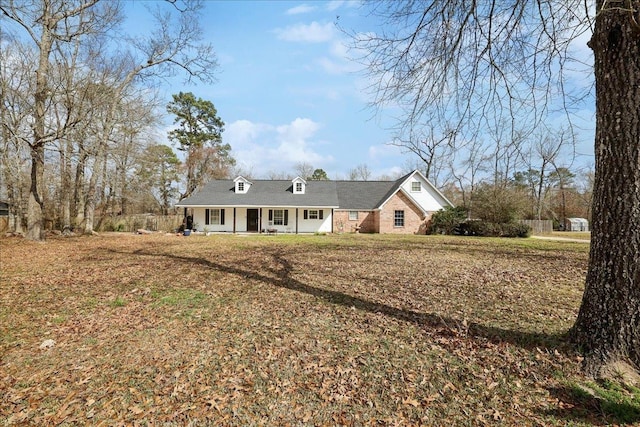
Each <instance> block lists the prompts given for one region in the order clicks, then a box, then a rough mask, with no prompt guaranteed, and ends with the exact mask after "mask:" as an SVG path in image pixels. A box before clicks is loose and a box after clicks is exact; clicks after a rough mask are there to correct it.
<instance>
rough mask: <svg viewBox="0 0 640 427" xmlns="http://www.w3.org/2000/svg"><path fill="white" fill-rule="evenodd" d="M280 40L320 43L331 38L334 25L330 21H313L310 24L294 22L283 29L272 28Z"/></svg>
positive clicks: (333, 32)
mask: <svg viewBox="0 0 640 427" xmlns="http://www.w3.org/2000/svg"><path fill="white" fill-rule="evenodd" d="M274 31H275V33H276V34H277V35H278V38H279V39H280V40H285V41H290V42H307V43H322V42H327V41H330V40H332V39H333V37H334V35H335V31H336V30H335V27H334V25H333V24H332V23H331V22H328V23H326V24H319V23H317V22H315V21H313V22H312V23H311V24H309V25H306V24H296V25H291V26H289V27H286V28H284V29H282V28H277V29H276V30H274Z"/></svg>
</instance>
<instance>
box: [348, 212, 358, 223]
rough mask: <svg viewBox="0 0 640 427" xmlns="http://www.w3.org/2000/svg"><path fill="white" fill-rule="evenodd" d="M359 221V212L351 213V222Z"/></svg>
mask: <svg viewBox="0 0 640 427" xmlns="http://www.w3.org/2000/svg"><path fill="white" fill-rule="evenodd" d="M357 220H358V211H349V221H357Z"/></svg>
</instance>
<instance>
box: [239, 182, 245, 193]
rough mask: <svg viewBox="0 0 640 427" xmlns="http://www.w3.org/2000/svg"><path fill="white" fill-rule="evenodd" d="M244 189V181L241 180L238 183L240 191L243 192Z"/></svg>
mask: <svg viewBox="0 0 640 427" xmlns="http://www.w3.org/2000/svg"><path fill="white" fill-rule="evenodd" d="M243 191H244V182H242V181H240V182H239V183H238V192H239V193H242V192H243Z"/></svg>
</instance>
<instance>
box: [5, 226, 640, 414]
mask: <svg viewBox="0 0 640 427" xmlns="http://www.w3.org/2000/svg"><path fill="white" fill-rule="evenodd" d="M0 245H1V252H0V255H1V262H2V264H1V271H2V275H1V283H0V424H4V425H25V424H26V425H108V426H111V425H162V426H166V425H194V426H197V425H237V426H250V425H265V426H270V425H291V426H298V425H300V426H306V425H447V426H451V425H499V424H501V425H509V426H510V425H594V424H595V425H605V424H607V423H620V424H622V423H623V422H625V421H628V422H634V421H637V422H640V416H638V417H637V418H634V417H636V416H637V415H638V414H640V404H638V401H637V400H627V401H626V402H627V403H624V401H622V403H620V402H618V403H616V402H610V401H609V400H607V399H603V398H601V397H598V396H592V395H589V394H588V393H587V392H584V391H582V388H581V386H582V385H584V384H588V383H587V382H586V380H585V379H583V378H582V377H580V376H579V366H580V363H579V362H580V358H579V357H578V355H577V354H576V353H574V352H573V351H572V350H571V349H570V348H569V347H568V345H567V344H566V343H565V341H564V334H565V333H566V332H567V330H568V329H569V328H570V327H571V325H572V322H573V321H574V319H575V316H576V313H577V309H578V307H579V303H580V298H581V294H582V290H583V281H584V277H585V270H586V265H587V251H588V245H585V244H581V243H567V242H562V243H557V242H551V241H540V240H538V241H536V240H529V239H527V240H500V239H485V240H482V239H464V238H453V237H441V236H407V237H399V236H380V235H328V236H293V235H288V236H280V235H279V236H240V235H237V236H232V235H230V236H226V235H224V236H223V235H218V236H211V237H205V236H190V237H178V236H174V235H144V236H137V235H130V234H107V235H103V236H100V237H74V238H61V237H52V238H50V239H49V240H48V241H47V242H46V243H32V242H28V241H25V240H22V239H19V238H3V239H0ZM48 339H52V340H54V341H55V345H54V346H53V347H52V348H48V349H41V348H40V345H41V343H43V342H44V341H45V340H48ZM619 391H620V393H623V394H624V392H625V390H619ZM629 393H631V392H629ZM629 402H630V403H629ZM605 404H606V405H605ZM636 404H638V406H636ZM620 414H622V415H620ZM625 417H626V418H625Z"/></svg>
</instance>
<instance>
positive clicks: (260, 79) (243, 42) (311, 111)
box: [129, 0, 593, 179]
mask: <svg viewBox="0 0 640 427" xmlns="http://www.w3.org/2000/svg"><path fill="white" fill-rule="evenodd" d="M144 3H146V2H138V3H137V4H136V5H135V7H133V8H130V9H129V10H132V9H135V11H136V12H135V14H136V15H137V14H138V13H144V8H143V7H142V6H143V5H144ZM359 4H360V3H359V2H353V1H352V2H349V1H313V0H310V1H307V2H299V1H206V2H205V8H204V13H203V15H202V18H201V24H202V27H203V29H204V38H205V40H206V41H208V42H211V43H212V44H213V46H214V48H215V50H216V53H217V58H218V62H219V65H220V66H219V69H218V70H217V78H218V82H217V83H216V84H213V85H203V84H198V85H196V86H194V85H190V86H184V85H182V84H181V81H180V80H179V79H176V80H175V83H173V84H171V85H166V86H165V87H164V88H163V92H164V93H163V96H164V97H165V98H166V99H167V101H168V100H170V97H171V94H173V93H177V92H179V91H190V92H193V93H194V94H195V95H196V96H197V97H200V98H203V99H207V100H210V101H212V102H213V103H214V105H215V106H216V108H217V109H218V115H219V116H220V118H221V119H222V120H223V121H224V122H225V123H226V127H225V132H224V133H223V140H224V142H226V143H229V144H230V145H231V147H232V155H233V156H234V157H235V158H236V160H237V162H238V166H239V168H240V170H243V171H245V172H246V173H248V174H249V175H250V176H252V177H254V178H265V177H267V176H268V175H269V173H270V172H275V173H289V174H293V173H294V172H295V165H296V164H297V163H300V162H306V163H309V164H311V165H313V166H314V167H315V168H322V169H324V170H325V171H326V172H327V174H328V175H329V177H330V178H332V179H346V178H348V174H349V171H350V170H351V169H353V168H355V167H356V166H358V165H360V164H366V165H367V166H368V168H369V169H370V170H371V171H372V177H373V178H377V177H380V176H391V177H394V176H398V175H400V174H402V173H404V172H406V171H408V170H409V169H410V167H411V166H410V165H411V164H414V163H415V161H416V159H417V157H415V156H414V155H411V154H406V153H402V152H401V150H400V149H399V148H397V147H394V146H391V145H389V144H388V143H389V142H390V141H391V139H392V136H393V134H392V131H390V130H388V129H389V128H390V127H391V126H392V125H393V122H392V119H393V118H392V117H391V116H392V113H391V112H389V111H387V112H385V111H382V112H381V113H380V114H377V115H376V113H375V112H374V111H373V110H371V109H369V108H368V107H367V101H368V100H369V99H370V98H369V96H368V94H367V91H366V87H367V84H368V83H367V81H366V78H365V76H364V74H363V73H362V72H361V71H362V70H361V66H360V65H359V64H357V63H356V62H355V61H352V60H351V59H350V56H354V53H353V52H350V51H349V49H348V47H347V46H348V45H349V43H350V40H349V38H348V37H347V36H346V35H345V34H343V33H342V32H341V31H340V30H339V29H338V28H337V27H336V25H335V23H336V20H337V19H338V18H337V17H338V16H339V19H338V21H339V23H340V25H341V26H342V27H344V28H345V29H348V30H355V31H371V30H372V29H374V28H375V23H373V22H372V21H371V18H370V17H366V16H364V13H363V11H362V10H361V9H360V8H359ZM130 18H131V17H130ZM590 114H591V113H590V112H589V111H586V112H585V117H587V121H588V120H590V119H589V118H588V117H590ZM169 122H170V118H167V124H169ZM587 127H588V126H587ZM161 135H166V130H163V131H162V132H161ZM592 135H593V133H592V129H587V130H586V131H585V134H584V137H583V139H584V141H583V145H582V146H581V147H579V151H580V152H585V151H586V153H587V154H589V153H590V152H592V148H591V146H592V145H593V143H592V141H593V137H592ZM588 157H589V156H587V159H586V161H587V162H588V161H589V158H588ZM583 160H584V159H583Z"/></svg>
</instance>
